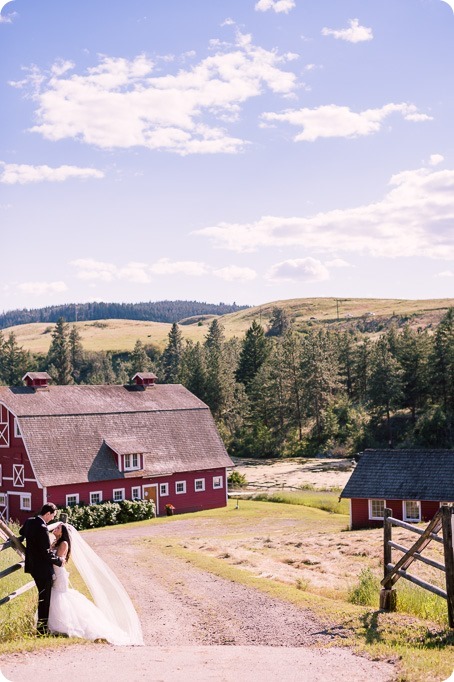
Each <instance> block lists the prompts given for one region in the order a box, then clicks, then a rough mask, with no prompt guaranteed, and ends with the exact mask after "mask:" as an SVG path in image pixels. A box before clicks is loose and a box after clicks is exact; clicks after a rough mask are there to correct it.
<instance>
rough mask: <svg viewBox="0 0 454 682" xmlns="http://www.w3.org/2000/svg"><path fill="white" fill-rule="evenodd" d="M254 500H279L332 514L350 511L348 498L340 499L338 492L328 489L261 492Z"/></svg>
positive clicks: (345, 513)
mask: <svg viewBox="0 0 454 682" xmlns="http://www.w3.org/2000/svg"><path fill="white" fill-rule="evenodd" d="M254 500H257V501H266V502H278V503H281V504H300V505H303V506H304V507H314V508H315V509H321V510H323V511H327V512H330V513H331V514H344V515H347V514H348V513H349V504H348V500H345V499H342V500H339V494H338V493H332V492H328V491H326V492H325V491H319V492H315V491H309V490H302V491H301V492H291V493H286V492H276V493H259V494H258V495H254Z"/></svg>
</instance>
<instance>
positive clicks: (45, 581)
mask: <svg viewBox="0 0 454 682" xmlns="http://www.w3.org/2000/svg"><path fill="white" fill-rule="evenodd" d="M20 536H21V537H22V538H25V541H26V546H25V566H24V570H25V572H26V573H31V575H32V577H33V580H34V581H35V583H36V587H37V588H38V631H39V632H44V631H46V629H47V619H48V617H49V606H50V593H51V589H52V579H53V575H54V564H55V565H56V566H61V565H62V563H63V562H62V560H61V559H60V558H59V557H57V556H56V555H55V553H54V552H53V551H52V550H51V548H50V538H49V531H48V530H47V525H46V522H45V521H44V519H42V518H41V516H34V517H32V518H30V519H27V521H26V522H25V523H24V525H23V526H22V528H21V529H20Z"/></svg>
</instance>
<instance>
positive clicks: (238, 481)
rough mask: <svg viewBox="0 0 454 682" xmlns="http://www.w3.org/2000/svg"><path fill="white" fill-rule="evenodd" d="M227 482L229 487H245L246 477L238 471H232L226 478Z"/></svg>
mask: <svg viewBox="0 0 454 682" xmlns="http://www.w3.org/2000/svg"><path fill="white" fill-rule="evenodd" d="M227 484H228V486H229V488H245V487H246V486H247V479H246V476H245V475H244V474H240V472H239V471H232V473H231V474H230V475H229V477H228V479H227Z"/></svg>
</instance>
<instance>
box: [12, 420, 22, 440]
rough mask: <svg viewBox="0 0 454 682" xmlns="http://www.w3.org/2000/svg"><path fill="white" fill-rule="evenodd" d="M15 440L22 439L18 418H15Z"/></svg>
mask: <svg viewBox="0 0 454 682" xmlns="http://www.w3.org/2000/svg"><path fill="white" fill-rule="evenodd" d="M14 438H22V434H21V431H20V428H19V423H18V421H17V417H14Z"/></svg>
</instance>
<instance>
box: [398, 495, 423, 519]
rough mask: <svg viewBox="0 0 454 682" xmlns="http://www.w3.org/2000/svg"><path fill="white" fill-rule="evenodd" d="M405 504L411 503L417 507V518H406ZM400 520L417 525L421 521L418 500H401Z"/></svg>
mask: <svg viewBox="0 0 454 682" xmlns="http://www.w3.org/2000/svg"><path fill="white" fill-rule="evenodd" d="M407 502H412V503H413V504H416V505H417V506H418V512H419V516H418V518H415V517H410V516H407ZM402 518H403V520H404V521H407V522H408V523H419V522H420V521H421V502H420V501H419V500H402Z"/></svg>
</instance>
